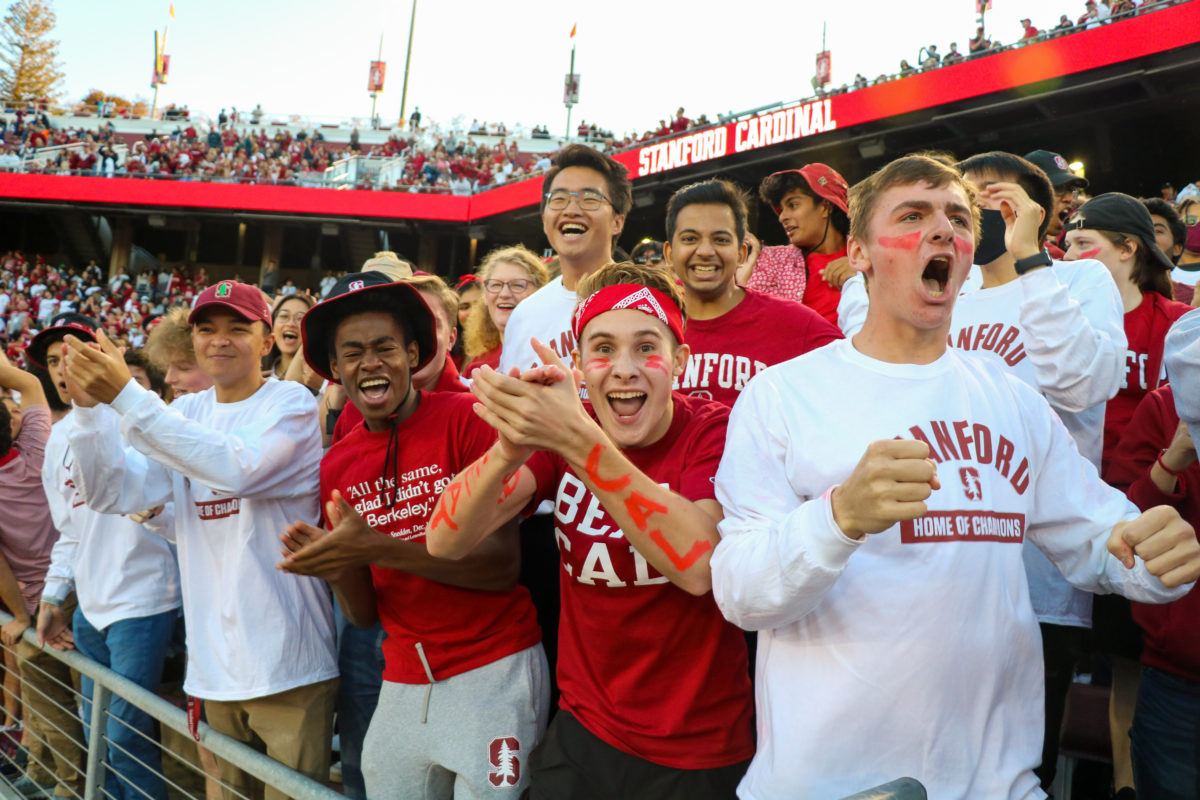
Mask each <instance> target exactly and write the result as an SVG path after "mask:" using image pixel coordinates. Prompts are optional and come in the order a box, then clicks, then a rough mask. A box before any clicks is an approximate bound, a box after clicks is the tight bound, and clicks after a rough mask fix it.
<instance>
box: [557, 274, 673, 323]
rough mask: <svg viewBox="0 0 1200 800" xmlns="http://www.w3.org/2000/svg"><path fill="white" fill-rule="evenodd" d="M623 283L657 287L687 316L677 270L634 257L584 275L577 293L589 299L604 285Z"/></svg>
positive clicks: (580, 296) (582, 297)
mask: <svg viewBox="0 0 1200 800" xmlns="http://www.w3.org/2000/svg"><path fill="white" fill-rule="evenodd" d="M621 283H632V284H636V285H638V286H649V287H650V288H651V289H657V290H658V291H660V292H662V293H663V294H665V295H666V296H667V297H669V298H671V299H672V300H673V301H674V302H675V305H677V306H679V311H680V313H682V314H683V316H684V319H687V308H686V307H685V305H684V302H683V290H682V289H680V288H679V279H678V278H676V277H675V273H674V272H672V271H671V270H670V269H668V268H667V267H665V266H661V265H660V266H656V265H653V264H634V263H633V262H632V261H618V262H610V263H608V264H605V265H604V266H603V267H601V268H600V269H598V270H596V271H595V272H593V273H592V274H590V275H585V276H584V277H583V278H582V279H581V280H580V281H579V285H578V286H577V287H576V290H575V294H576V295H577V296H578V297H579V299H580V300H586V299H588V298H589V297H591V296H592V295H594V294H595V293H596V292H598V291H600V290H601V289H604V288H606V287H608V286H616V285H617V284H621Z"/></svg>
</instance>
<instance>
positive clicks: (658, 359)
mask: <svg viewBox="0 0 1200 800" xmlns="http://www.w3.org/2000/svg"><path fill="white" fill-rule="evenodd" d="M646 366H647V367H649V368H650V369H658V370H662V371H663V372H665V373H667V374H668V375H669V374H671V369H670V368H669V367H668V366H667V362H666V361H664V360H663V357H662V356H650V357H649V358H647V359H646Z"/></svg>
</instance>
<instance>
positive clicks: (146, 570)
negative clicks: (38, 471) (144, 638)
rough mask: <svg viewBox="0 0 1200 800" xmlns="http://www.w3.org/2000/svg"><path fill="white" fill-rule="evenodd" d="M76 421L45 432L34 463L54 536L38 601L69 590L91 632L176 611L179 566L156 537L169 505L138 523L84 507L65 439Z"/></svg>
mask: <svg viewBox="0 0 1200 800" xmlns="http://www.w3.org/2000/svg"><path fill="white" fill-rule="evenodd" d="M100 408H103V406H101V407H100ZM103 413H107V414H113V412H112V411H111V410H106V411H104V412H103ZM114 416H115V415H114ZM76 419H77V415H76V414H75V413H74V412H72V413H69V414H67V415H66V416H65V417H63V418H62V419H61V420H59V421H58V423H57V424H56V425H55V426H54V427H53V428H51V430H50V439H49V441H48V442H47V444H46V460H45V461H44V462H43V463H42V485H43V486H44V487H45V489H46V501H47V502H48V504H49V506H50V516H51V517H52V518H53V520H54V527H55V528H57V529H58V531H59V538H58V541H57V542H55V543H54V548H53V549H52V550H51V551H50V569H49V571H48V572H47V573H46V587H45V588H44V589H43V590H42V598H43V599H44V600H49V601H51V602H54V603H56V604H59V605H61V604H62V601H63V599H65V598H66V596H67V595H68V594H69V593H70V591H71V588H72V587H74V588H75V596H76V598H77V599H78V601H79V610H80V611H82V612H83V615H84V616H85V617H87V620H88V622H90V623H91V624H92V626H93V627H95V628H97V629H98V630H104V629H105V628H107V627H108V626H109V625H111V624H113V623H114V622H119V621H121V620H124V619H133V618H135V617H148V616H151V615H153V614H161V613H163V612H164V611H170V610H171V609H173V608H179V606H180V603H181V602H182V601H181V599H180V593H179V565H178V563H177V562H176V560H175V550H174V548H172V547H171V544H170V542H168V541H167V539H166V538H164V537H170V536H172V535H173V534H174V524H173V520H174V507H173V504H171V503H168V504H166V508H164V509H163V512H162V513H161V514H159V515H158V516H156V517H154V518H153V519H152V520H150V521H148V522H147V523H146V524H145V525H139V524H138V523H136V522H134V521H133V520H131V519H129V517H126V516H122V515H118V514H101V513H99V512H97V511H92V510H91V509H90V508H88V507H87V506H86V505H84V503H83V500H82V498H80V497H79V493H78V492H77V491H76V489H75V482H74V481H73V480H72V479H71V464H72V462H73V460H74V459H73V457H72V455H71V449H70V446H69V436H70V434H71V432H72V431H73V430H74V429H75V422H76ZM82 446H86V444H84V445H82ZM156 534H157V535H156Z"/></svg>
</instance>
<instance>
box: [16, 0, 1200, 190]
mask: <svg viewBox="0 0 1200 800" xmlns="http://www.w3.org/2000/svg"><path fill="white" fill-rule="evenodd" d="M1186 1H1187V0H1143V2H1141V3H1138V2H1136V0H1099V2H1097V1H1096V0H1087V2H1086V3H1085V9H1084V12H1083V14H1082V15H1080V16H1079V17H1078V18H1077V19H1076V20H1075V21H1072V20H1071V18H1070V17H1069V16H1068V15H1066V14H1063V15H1061V17H1060V18H1059V21H1058V23H1057V24H1056V25H1055V26H1054V27H1053V28H1049V29H1046V30H1042V29H1039V28H1037V27H1036V26H1035V25H1034V24H1033V22H1032V20H1030V19H1022V20H1020V24H1021V36H1020V37H1019V38H1018V39H1017V40H1015V41H1014V42H1013V43H1010V44H1004V43H1002V42H1001V41H999V40H995V39H992V38H991V37H989V36H987V35H986V34H985V32H984V28H983V27H982V26H980V27H979V28H978V29H977V31H976V33H975V36H974V37H972V38H971V40H970V41H969V42H968V45H967V51H966V52H963V51H962V50H961V49H960V48H959V44H958V42H951V43H950V45H949V47H948V48H947V49H946V50H945V51H944V52H943V51H941V50H939V47H938V45H937V44H930V45H928V46H924V47H922V48H921V49H920V52H919V53H918V56H917V58H916V59H915V60H914V61H911V62H910V61H909V60H908V59H902V60H901V61H900V64H899V67H898V69H897V71H896V72H895V73H893V74H880V75H878V76H877V77H875V78H874V79H870V78H868V77H867V76H865V75H863V74H862V73H861V72H860V73H858V74H856V75H855V77H854V80H853V81H852V82H850V83H847V84H843V85H841V86H839V87H836V88H830V87H818V89H817V91H818V94H819V95H823V94H840V93H844V92H847V91H853V90H856V89H862V88H866V87H867V86H873V85H877V84H881V83H885V82H887V81H890V80H894V79H896V78H904V77H907V76H909V75H913V74H916V73H917V72H923V71H927V70H931V69H936V68H938V67H942V66H950V65H952V64H955V63H959V62H961V61H963V60H965V59H968V58H973V57H979V56H983V55H987V54H991V53H995V52H1000V51H1002V50H1006V49H1009V48H1011V47H1016V46H1020V45H1022V44H1027V43H1030V42H1034V41H1041V40H1043V39H1046V38H1051V37H1057V36H1063V35H1066V34H1069V33H1072V32H1074V31H1078V30H1088V29H1092V28H1095V27H1097V26H1099V25H1103V24H1107V23H1110V22H1112V21H1115V20H1117V19H1119V18H1122V17H1125V16H1129V15H1133V14H1139V13H1142V12H1144V11H1147V10H1151V9H1152V8H1154V7H1156V6H1161V5H1167V4H1170V3H1172V2H1186ZM95 111H96V113H97V114H98V116H100V117H102V118H110V117H113V116H121V115H123V114H127V113H128V109H123V110H122V112H120V113H118V112H115V111H114V110H113V108H112V107H111V104H109V107H107V108H106V106H105V105H104V104H103V101H101V104H98V105H97V107H96V108H95ZM167 112H169V114H168V113H167ZM167 112H164V116H163V119H164V121H176V122H178V123H179V125H178V126H177V127H176V128H175V129H174V130H172V131H170V132H169V133H163V134H159V133H157V132H151V133H149V134H144V135H142V136H140V137H139V136H134V135H131V134H119V133H117V131H116V128H115V126H114V125H113V123H112V122H111V121H110V122H109V123H108V124H106V125H102V126H101V127H100V128H99V129H96V130H87V129H82V128H77V129H73V128H71V127H70V126H66V127H55V125H54V124H53V122H52V120H51V118H50V116H49V115H48V113H47V104H32V105H30V106H29V107H27V108H20V109H17V110H16V112H15V115H14V116H13V117H12V118H11V119H9V118H6V117H5V116H4V115H0V172H3V171H26V172H34V173H37V172H43V173H54V174H68V173H69V174H79V175H102V176H106V177H116V176H127V177H154V178H174V179H179V180H206V181H227V182H238V183H255V184H264V183H266V184H280V185H300V184H305V185H320V179H319V177H318V176H319V175H320V174H321V173H323V172H324V171H325V170H326V169H327V168H328V167H329V166H330V165H331V164H332V163H333V162H335V161H337V160H338V159H339V158H342V157H345V156H347V155H363V156H368V157H382V158H389V157H396V156H402V157H404V158H405V163H404V166H403V170H402V172H401V174H400V175H398V176H394V175H389V177H388V178H387V179H384V180H381V179H380V178H379V177H378V176H377V175H376V174H375V173H372V172H368V171H365V170H364V171H363V172H362V173H361V174H360V178H359V180H358V182H357V184H356V188H358V189H364V190H367V189H380V190H390V191H408V192H426V193H440V194H459V195H465V194H471V193H474V192H478V191H483V190H486V189H488V188H491V187H494V186H499V185H501V184H504V183H510V182H513V181H518V180H522V179H524V178H527V177H531V176H534V175H538V174H540V173H541V172H542V171H544V170H545V169H547V168H548V164H549V160H550V158H552V157H553V155H554V152H556V151H550V152H538V153H533V152H523V151H521V150H520V148H519V146H518V144H517V137H516V136H515V135H512V136H510V129H509V128H508V127H507V126H506V125H505V124H504V123H503V122H492V123H489V122H487V121H483V120H479V119H474V120H472V122H471V123H470V125H469V126H465V130H462V131H456V130H453V129H443V128H441V127H440V126H438V125H437V124H434V123H429V124H427V125H426V126H425V127H424V128H422V127H421V119H422V118H421V115H420V111H419V110H416V111H414V112H413V115H412V116H411V118H410V120H409V128H408V130H407V131H404V132H402V133H395V134H392V135H391V136H389V138H388V140H387V141H386V142H385V143H383V144H375V145H366V144H362V143H361V142H360V135H359V132H358V129H357V128H355V129H353V130H352V131H351V134H350V137H349V142H331V141H327V140H326V137H325V136H324V135H323V134H322V132H321V130H320V129H313V130H312V131H311V132H307V131H304V130H301V131H298V132H295V133H293V132H292V131H291V130H290V129H279V130H275V131H271V130H269V129H268V127H267V126H266V125H265V124H264V119H265V115H264V112H263V110H262V106H261V105H258V106H256V107H255V108H254V110H253V111H250V112H239V111H238V109H237V108H236V107H233V108H232V109H231V111H230V112H229V113H227V112H226V110H225V109H224V108H222V109H221V110H220V113H219V115H218V117H217V119H216V120H215V121H214V122H215V124H213V125H212V126H211V128H208V129H207V130H206V128H205V124H204V123H202V122H197V121H196V120H195V118H194V117H193V116H192V115H191V112H190V111H189V110H188V108H187V106H186V105H183V106H179V107H175V106H173V105H172V106H168V109H167ZM81 113H86V114H89V115H90V113H91V110H90V109H89V110H85V111H83V112H81ZM247 123H248V125H247ZM710 124H712V123H711V122H710V120H709V119H708V117H707V115H705V114H701V115H699V116H698V117H696V118H695V119H689V118H688V117H687V116H686V115H685V113H684V109H683V108H680V109H678V110H677V111H676V112H675V113H674V114H673V115H670V116H668V117H666V118H664V119H661V120H659V123H658V125H657V126H656V127H654V128H649V129H646V130H645V131H643V132H642V133H641V134H637V133H627V134H626V135H624V136H620V137H618V136H616V135H614V134H613V132H612V131H611V130H608V129H605V128H603V127H601V126H600V125H598V124H596V123H594V122H588V121H586V120H581V121H580V123H579V124H578V126H577V127H576V135H577V137H578V138H579V139H580V140H582V141H587V142H589V143H592V144H593V145H595V146H597V147H598V148H601V149H604V150H606V151H609V152H619V151H621V150H626V149H630V148H634V147H639V146H641V145H643V144H645V143H647V142H651V141H654V140H657V139H661V138H666V137H670V136H675V135H678V134H680V133H683V132H686V131H688V130H692V129H696V128H703V127H706V126H708V125H710ZM528 133H529V136H530V138H532V139H550V138H552V137H551V134H550V131H549V129H548V128H547V127H546V126H544V125H538V126H535V127H534V128H533V129H531V130H530V131H529V132H528ZM482 136H487V137H489V138H492V137H500V141H499V142H498V143H492V142H490V141H482V140H481V141H478V142H477V141H476V140H475V138H474V137H482ZM121 145H125V147H121ZM52 146H66V147H59V148H58V149H55V150H51V151H43V150H42V149H43V148H46V147H52Z"/></svg>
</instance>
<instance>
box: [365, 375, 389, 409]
mask: <svg viewBox="0 0 1200 800" xmlns="http://www.w3.org/2000/svg"><path fill="white" fill-rule="evenodd" d="M391 388H392V382H391V381H390V380H388V379H387V378H385V377H382V376H377V377H371V378H364V379H363V380H361V381H359V382H358V391H359V393H360V394H361V395H362V399H363V402H365V403H368V404H370V405H372V406H378V405H381V404H383V403H384V402H386V400H387V398H388V393H389V390H390V389H391Z"/></svg>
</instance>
